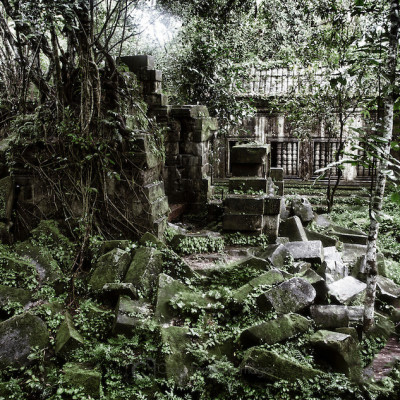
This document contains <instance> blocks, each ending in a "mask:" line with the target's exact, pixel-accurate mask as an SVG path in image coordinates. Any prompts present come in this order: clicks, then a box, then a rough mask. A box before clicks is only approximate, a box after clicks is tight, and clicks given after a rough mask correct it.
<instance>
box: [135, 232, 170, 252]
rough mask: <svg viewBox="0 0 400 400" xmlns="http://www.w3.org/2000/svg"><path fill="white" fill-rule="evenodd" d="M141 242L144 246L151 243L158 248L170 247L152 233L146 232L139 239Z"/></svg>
mask: <svg viewBox="0 0 400 400" xmlns="http://www.w3.org/2000/svg"><path fill="white" fill-rule="evenodd" d="M139 243H140V244H141V245H142V246H146V244H148V243H149V244H151V245H152V246H154V247H155V248H156V249H158V250H165V249H168V246H167V245H166V244H165V243H164V242H163V241H162V240H160V239H158V238H156V237H155V236H154V235H153V234H152V233H150V232H146V233H145V234H144V235H143V236H142V237H141V238H140V240H139Z"/></svg>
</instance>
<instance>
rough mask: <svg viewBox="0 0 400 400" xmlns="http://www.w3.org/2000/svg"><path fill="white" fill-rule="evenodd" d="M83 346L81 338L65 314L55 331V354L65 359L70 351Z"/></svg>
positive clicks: (69, 316) (68, 316) (67, 314)
mask: <svg viewBox="0 0 400 400" xmlns="http://www.w3.org/2000/svg"><path fill="white" fill-rule="evenodd" d="M82 344H83V337H82V336H81V334H80V333H79V332H78V331H77V330H76V329H75V327H74V323H73V320H72V317H71V315H70V314H69V313H68V312H67V313H65V318H64V321H63V322H62V324H61V325H60V327H59V328H58V331H57V336H56V345H55V352H56V354H58V355H60V356H62V357H65V356H67V355H68V354H69V353H70V352H71V351H73V350H75V349H77V348H78V347H79V346H80V345H82Z"/></svg>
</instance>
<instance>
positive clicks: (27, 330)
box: [0, 312, 49, 369]
mask: <svg viewBox="0 0 400 400" xmlns="http://www.w3.org/2000/svg"><path fill="white" fill-rule="evenodd" d="M48 343H49V332H48V330H47V327H46V324H45V323H44V322H43V321H42V320H41V319H40V318H39V317H36V316H35V315H33V314H31V313H29V312H27V313H24V314H20V315H17V316H15V317H12V318H10V319H7V320H6V321H4V322H1V323H0V368H2V369H5V368H6V367H9V366H11V367H16V368H19V367H22V366H27V365H29V364H31V363H32V362H33V361H32V360H29V355H30V354H32V352H33V351H34V348H36V349H39V350H43V349H45V348H46V347H47V346H48Z"/></svg>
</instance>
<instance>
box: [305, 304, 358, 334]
mask: <svg viewBox="0 0 400 400" xmlns="http://www.w3.org/2000/svg"><path fill="white" fill-rule="evenodd" d="M310 313H311V317H312V319H313V320H314V322H315V325H316V326H317V327H319V328H325V329H331V328H344V327H348V326H350V325H353V326H357V325H361V324H362V321H363V315H364V307H356V306H340V305H334V304H332V305H315V306H311V307H310Z"/></svg>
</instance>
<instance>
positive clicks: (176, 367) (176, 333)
mask: <svg viewBox="0 0 400 400" xmlns="http://www.w3.org/2000/svg"><path fill="white" fill-rule="evenodd" d="M161 341H162V345H163V347H165V348H166V349H168V353H167V354H165V359H164V371H163V372H164V375H165V377H166V378H167V379H168V380H169V379H171V380H173V381H174V382H175V383H176V384H177V385H179V386H184V385H185V384H187V382H188V380H189V378H190V376H191V375H192V374H193V373H194V362H193V359H192V357H191V356H190V355H189V354H188V353H187V348H188V346H189V345H190V344H191V340H190V337H189V329H188V328H187V327H180V326H170V327H163V328H161Z"/></svg>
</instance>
